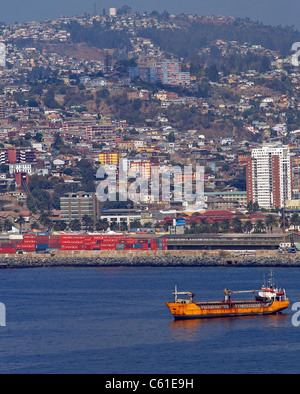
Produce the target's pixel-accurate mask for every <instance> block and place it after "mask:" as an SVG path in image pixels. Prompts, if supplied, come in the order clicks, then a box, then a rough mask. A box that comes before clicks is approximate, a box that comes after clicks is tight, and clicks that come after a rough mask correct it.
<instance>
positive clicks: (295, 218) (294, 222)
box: [290, 212, 300, 231]
mask: <svg viewBox="0 0 300 394" xmlns="http://www.w3.org/2000/svg"><path fill="white" fill-rule="evenodd" d="M290 224H291V226H294V231H296V226H299V225H300V217H299V215H298V213H297V212H295V213H293V215H292V217H291V220H290Z"/></svg>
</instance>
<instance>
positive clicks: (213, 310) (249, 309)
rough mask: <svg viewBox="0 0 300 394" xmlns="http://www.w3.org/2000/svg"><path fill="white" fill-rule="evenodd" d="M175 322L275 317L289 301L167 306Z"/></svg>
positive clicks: (173, 304) (172, 304) (176, 304)
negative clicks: (260, 316)
mask: <svg viewBox="0 0 300 394" xmlns="http://www.w3.org/2000/svg"><path fill="white" fill-rule="evenodd" d="M166 305H167V307H168V308H169V310H170V312H171V313H172V315H173V317H174V319H175V320H187V319H209V318H216V317H240V316H256V315H273V314H276V313H280V312H282V311H283V310H285V309H287V308H288V307H289V301H274V302H269V303H257V302H251V301H249V302H247V301H245V302H242V303H241V302H239V303H210V304H208V303H194V302H193V303H186V304H183V303H174V302H170V303H167V304H166Z"/></svg>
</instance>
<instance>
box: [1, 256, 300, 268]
mask: <svg viewBox="0 0 300 394" xmlns="http://www.w3.org/2000/svg"><path fill="white" fill-rule="evenodd" d="M233 266H234V267H300V259H299V258H297V255H293V256H291V255H277V256H260V257H256V256H243V257H234V258H233V257H229V256H227V257H220V256H217V255H216V256H197V255H195V256H193V255H188V256H171V255H160V256H115V257H113V256H112V257H107V256H105V257H104V256H97V257H50V256H47V257H46V256H30V257H29V256H16V257H1V258H0V269H18V268H38V267H62V268H63V267H233Z"/></svg>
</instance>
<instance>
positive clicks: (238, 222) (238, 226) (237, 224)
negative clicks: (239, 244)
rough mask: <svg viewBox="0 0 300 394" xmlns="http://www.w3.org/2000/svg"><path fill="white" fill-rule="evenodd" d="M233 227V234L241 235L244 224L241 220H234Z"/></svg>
mask: <svg viewBox="0 0 300 394" xmlns="http://www.w3.org/2000/svg"><path fill="white" fill-rule="evenodd" d="M231 224H232V226H233V232H234V233H241V232H242V222H241V220H240V219H239V218H237V217H236V218H234V219H233V220H232V222H231Z"/></svg>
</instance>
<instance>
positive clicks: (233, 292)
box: [223, 289, 259, 301]
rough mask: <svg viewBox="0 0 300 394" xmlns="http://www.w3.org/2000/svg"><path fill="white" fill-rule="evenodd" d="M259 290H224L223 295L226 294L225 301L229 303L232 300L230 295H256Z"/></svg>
mask: <svg viewBox="0 0 300 394" xmlns="http://www.w3.org/2000/svg"><path fill="white" fill-rule="evenodd" d="M257 291H259V290H240V291H232V290H229V289H224V290H223V293H224V300H225V301H229V300H230V294H241V293H253V294H254V293H255V292H257Z"/></svg>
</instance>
